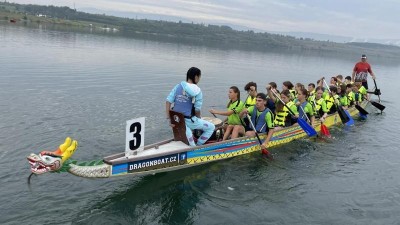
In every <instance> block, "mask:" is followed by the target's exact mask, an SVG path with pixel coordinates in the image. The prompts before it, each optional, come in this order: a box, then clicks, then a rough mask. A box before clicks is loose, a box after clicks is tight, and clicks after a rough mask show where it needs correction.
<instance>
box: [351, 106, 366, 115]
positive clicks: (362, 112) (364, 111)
mask: <svg viewBox="0 0 400 225" xmlns="http://www.w3.org/2000/svg"><path fill="white" fill-rule="evenodd" d="M354 107H356V109H357V110H358V111H359V112H360V113H361V114H363V115H368V112H367V110H365V109H363V107H361V106H360V105H357V104H356V105H354Z"/></svg>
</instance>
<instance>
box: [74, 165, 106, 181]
mask: <svg viewBox="0 0 400 225" xmlns="http://www.w3.org/2000/svg"><path fill="white" fill-rule="evenodd" d="M69 166H70V169H69V170H68V172H70V173H72V174H74V175H76V176H80V177H92V178H106V177H110V175H111V166H110V165H107V164H103V165H97V166H78V165H75V164H70V165H69Z"/></svg>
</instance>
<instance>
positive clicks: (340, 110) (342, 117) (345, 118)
mask: <svg viewBox="0 0 400 225" xmlns="http://www.w3.org/2000/svg"><path fill="white" fill-rule="evenodd" d="M337 108H338V110H337V111H338V114H339V117H340V120H341V121H342V123H343V124H346V123H347V122H349V121H350V118H349V117H348V116H347V114H346V113H345V111H344V109H343V107H342V106H340V105H339V106H338V107H337Z"/></svg>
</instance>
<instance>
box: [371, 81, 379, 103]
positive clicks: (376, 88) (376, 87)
mask: <svg viewBox="0 0 400 225" xmlns="http://www.w3.org/2000/svg"><path fill="white" fill-rule="evenodd" d="M373 80H374V84H375V90H378V86H377V85H376V81H375V79H373ZM378 99H379V102H381V97H380V95H378Z"/></svg>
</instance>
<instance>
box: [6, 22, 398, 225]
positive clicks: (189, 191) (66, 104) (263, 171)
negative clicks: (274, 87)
mask: <svg viewBox="0 0 400 225" xmlns="http://www.w3.org/2000/svg"><path fill="white" fill-rule="evenodd" d="M361 54H362V52H360V55H361ZM349 58H350V59H349ZM357 60H358V57H356V58H352V57H349V56H340V55H335V56H329V55H326V54H324V55H318V54H307V55H300V54H287V53H286V54H280V53H272V52H271V53H268V52H266V53H263V52H252V51H239V50H222V49H215V48H207V47H201V46H190V45H183V44H179V43H162V42H154V41H148V40H137V39H129V38H124V37H120V36H118V35H96V34H91V33H79V32H70V31H51V30H46V29H44V28H43V27H42V28H27V27H23V26H15V25H10V24H4V23H3V24H0V171H1V174H0V190H1V191H0V199H1V201H0V202H1V203H0V224H398V223H399V222H398V221H400V215H399V210H400V178H399V174H400V163H399V160H400V151H399V147H398V146H399V145H398V142H397V141H398V138H396V137H398V133H399V131H400V128H399V120H400V119H399V114H398V112H400V108H399V104H396V102H398V99H397V97H398V89H397V88H398V85H396V83H397V82H395V80H396V79H397V77H398V75H399V74H400V62H397V61H390V60H387V59H385V58H384V57H383V58H376V59H374V58H372V57H370V58H369V61H370V62H371V64H372V67H373V70H374V71H375V73H376V75H377V77H378V79H377V83H378V86H379V88H380V89H381V91H382V93H383V95H382V96H381V98H382V100H383V101H382V104H383V105H385V106H386V109H385V112H384V113H383V114H378V113H376V112H377V111H376V109H375V108H374V107H373V106H368V107H367V110H368V111H369V112H370V115H369V117H368V120H367V121H364V122H361V121H356V124H355V126H354V127H350V128H345V127H337V128H332V129H330V131H331V133H332V134H333V136H334V137H335V138H334V139H332V140H328V141H317V142H315V141H311V140H307V139H305V140H299V141H294V142H292V143H290V144H287V145H284V146H281V147H276V148H271V149H270V151H271V152H272V153H273V154H274V155H275V160H274V161H267V160H265V159H263V158H262V157H260V155H259V153H254V154H250V155H246V156H241V157H236V158H234V159H228V160H224V161H220V162H217V163H212V164H208V165H203V166H199V167H194V168H189V169H186V170H181V171H175V172H168V173H161V174H156V175H150V176H145V177H129V176H128V177H120V178H112V179H83V178H79V177H75V176H73V175H71V174H69V173H60V174H45V175H41V176H33V177H32V179H31V184H30V185H28V183H27V177H28V176H29V174H30V171H29V166H28V163H27V160H26V156H27V155H29V154H30V153H31V152H34V153H38V152H40V151H41V150H44V149H46V150H54V149H56V148H57V147H58V145H59V144H61V143H62V142H63V140H64V138H65V137H66V136H71V137H73V138H74V139H77V140H78V141H79V148H78V150H77V151H76V152H75V154H74V156H73V158H74V159H77V160H91V159H102V157H104V156H107V155H111V154H114V153H118V152H122V151H124V141H125V136H124V135H125V121H126V120H129V119H132V118H137V117H142V116H146V140H145V142H146V144H150V143H154V142H156V141H160V140H163V139H167V138H170V137H172V134H171V130H170V128H169V127H168V126H167V125H166V124H165V116H164V114H165V113H164V110H165V98H166V96H167V94H168V93H169V91H170V90H171V89H172V87H173V86H174V85H175V84H176V83H178V82H180V81H181V80H184V79H185V76H186V71H187V69H188V68H189V67H191V66H196V67H199V68H200V69H201V70H202V75H203V76H202V79H201V82H200V84H199V85H200V87H201V88H202V90H203V93H204V106H203V115H204V116H210V114H209V113H208V109H210V108H211V107H214V108H219V109H223V108H224V107H225V105H226V102H227V92H228V89H229V87H230V86H232V85H236V86H238V87H239V88H240V89H241V90H243V87H244V85H245V84H246V83H247V82H249V81H255V82H257V84H258V85H259V91H264V89H265V85H266V84H267V83H268V82H270V81H275V82H277V83H278V84H279V86H281V85H280V84H281V83H282V82H283V81H285V80H291V81H292V82H294V83H296V82H302V83H304V84H308V83H309V82H315V81H316V80H317V79H319V78H320V77H322V76H326V77H330V76H332V75H336V74H343V75H350V73H351V71H352V68H353V66H354V63H355V62H356V61H357ZM389 83H392V84H389ZM372 85H373V84H372V82H371V81H370V86H372ZM245 95H246V93H244V92H242V98H244V97H245Z"/></svg>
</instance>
